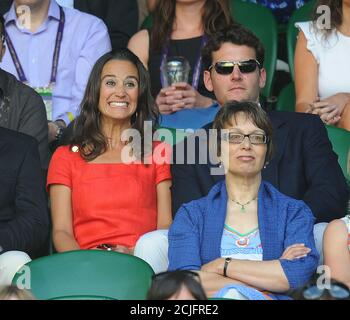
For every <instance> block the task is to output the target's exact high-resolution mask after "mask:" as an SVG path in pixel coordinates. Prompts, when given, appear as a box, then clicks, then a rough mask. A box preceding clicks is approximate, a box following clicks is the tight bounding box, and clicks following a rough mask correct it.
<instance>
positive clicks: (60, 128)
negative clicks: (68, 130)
mask: <svg viewBox="0 0 350 320" xmlns="http://www.w3.org/2000/svg"><path fill="white" fill-rule="evenodd" d="M62 122H63V121H61V120H57V121H55V122H54V124H55V125H56V126H57V131H56V135H55V140H60V139H61V137H62V135H63V131H64V129H65V125H64V122H63V123H62Z"/></svg>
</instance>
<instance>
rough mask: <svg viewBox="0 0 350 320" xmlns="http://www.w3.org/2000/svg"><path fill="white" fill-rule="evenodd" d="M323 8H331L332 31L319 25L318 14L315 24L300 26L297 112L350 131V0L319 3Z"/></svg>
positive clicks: (301, 23)
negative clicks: (314, 116) (309, 114)
mask: <svg viewBox="0 0 350 320" xmlns="http://www.w3.org/2000/svg"><path fill="white" fill-rule="evenodd" d="M320 5H326V6H328V7H329V8H330V13H331V14H330V15H328V16H327V17H326V19H330V21H328V22H330V28H328V27H327V26H325V25H320V24H318V22H317V19H318V17H319V14H317V13H316V12H315V14H314V19H313V21H309V22H299V23H297V24H296V25H297V27H299V29H300V32H299V36H298V40H297V44H296V49H295V90H296V111H298V112H307V113H313V114H317V115H319V116H320V118H321V120H322V121H323V122H324V123H326V124H329V125H335V126H337V127H340V128H344V129H346V130H348V131H350V81H349V74H350V60H349V52H350V40H349V39H350V1H349V0H337V1H334V0H319V1H318V2H317V5H316V8H317V7H318V6H320ZM322 21H323V19H322ZM323 22H324V21H323ZM326 22H327V21H326Z"/></svg>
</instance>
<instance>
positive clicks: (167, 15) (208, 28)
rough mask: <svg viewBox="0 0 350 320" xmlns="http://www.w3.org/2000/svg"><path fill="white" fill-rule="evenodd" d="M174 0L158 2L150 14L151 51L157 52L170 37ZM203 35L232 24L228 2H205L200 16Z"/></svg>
mask: <svg viewBox="0 0 350 320" xmlns="http://www.w3.org/2000/svg"><path fill="white" fill-rule="evenodd" d="M175 7H176V0H158V3H157V6H156V8H155V10H154V12H153V14H152V17H153V26H152V29H151V38H152V49H153V50H154V51H156V52H159V51H160V50H161V48H162V47H163V45H164V43H165V42H166V40H167V38H168V37H169V36H170V35H171V33H172V29H173V24H174V19H175ZM202 21H203V25H204V33H205V34H206V35H209V36H210V35H211V34H213V33H214V32H216V31H217V30H219V29H221V28H224V27H227V26H229V25H230V24H232V22H233V20H232V16H231V12H230V5H229V2H228V0H215V1H214V0H207V1H206V2H205V4H204V10H203V15H202Z"/></svg>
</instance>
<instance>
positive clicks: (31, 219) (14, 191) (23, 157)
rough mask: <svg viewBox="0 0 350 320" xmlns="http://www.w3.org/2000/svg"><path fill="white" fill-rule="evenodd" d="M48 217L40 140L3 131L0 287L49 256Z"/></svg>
mask: <svg viewBox="0 0 350 320" xmlns="http://www.w3.org/2000/svg"><path fill="white" fill-rule="evenodd" d="M48 235H49V214H48V209H47V199H46V193H45V188H44V178H43V174H42V170H41V166H40V158H39V153H38V143H37V141H36V140H35V139H34V138H32V137H29V136H27V135H24V134H22V133H18V132H14V131H12V130H8V129H5V128H0V284H10V283H11V280H12V277H13V275H14V274H15V273H16V271H17V270H18V269H19V268H20V267H21V266H22V265H23V264H25V263H27V262H28V261H30V258H32V259H33V258H37V257H39V256H41V255H43V254H47V250H48V247H49V246H48Z"/></svg>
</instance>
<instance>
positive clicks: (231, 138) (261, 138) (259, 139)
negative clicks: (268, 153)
mask: <svg viewBox="0 0 350 320" xmlns="http://www.w3.org/2000/svg"><path fill="white" fill-rule="evenodd" d="M245 137H248V139H249V141H250V143H251V144H266V143H267V142H268V140H269V139H268V137H267V136H266V135H265V134H258V133H252V134H241V133H234V132H227V133H224V134H223V140H225V141H227V142H229V143H234V144H240V143H242V142H243V140H244V139H245Z"/></svg>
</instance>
